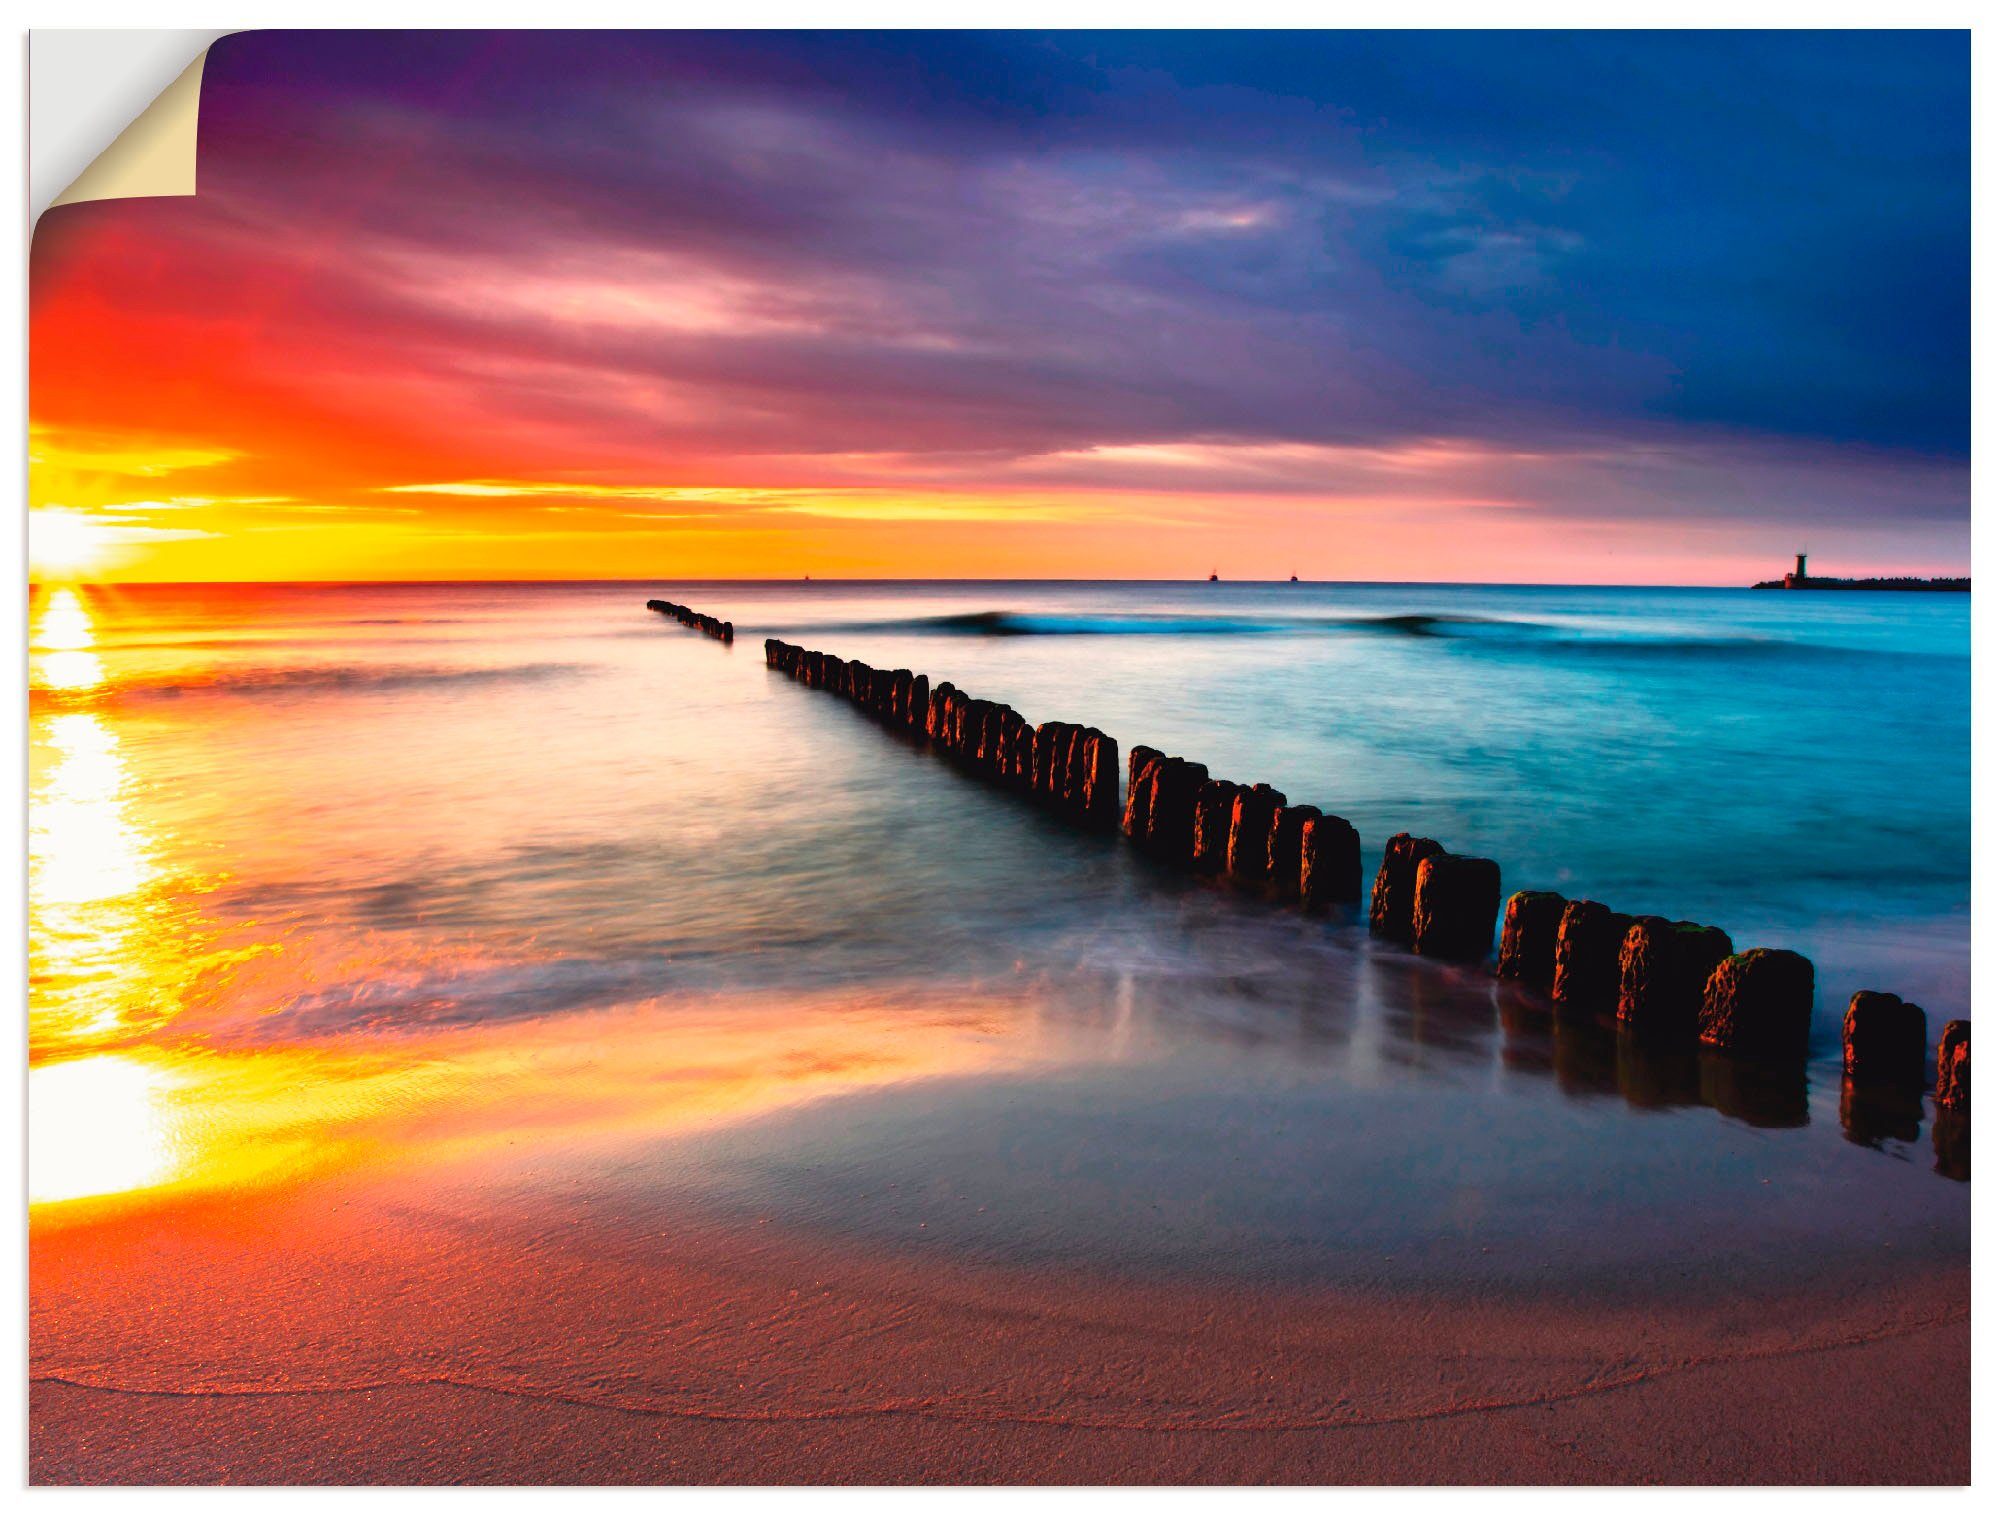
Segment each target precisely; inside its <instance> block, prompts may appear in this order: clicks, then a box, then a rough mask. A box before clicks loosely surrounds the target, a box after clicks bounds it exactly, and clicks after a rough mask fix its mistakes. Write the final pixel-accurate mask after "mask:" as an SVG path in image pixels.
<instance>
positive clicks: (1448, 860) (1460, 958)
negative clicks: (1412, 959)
mask: <svg viewBox="0 0 2000 1515" xmlns="http://www.w3.org/2000/svg"><path fill="white" fill-rule="evenodd" d="M1499 915H1500V865H1499V864H1498V863H1496V862H1494V861H1493V859H1492V858H1490V857H1467V856H1465V855H1463V854H1461V853H1457V852H1440V853H1438V854H1436V855H1435V856H1432V857H1427V858H1424V859H1423V860H1421V861H1420V862H1419V863H1418V864H1417V879H1416V886H1415V890H1414V892H1413V895H1412V905H1411V931H1410V945H1411V947H1412V948H1414V949H1415V950H1416V951H1417V952H1418V953H1419V954H1421V955H1422V956H1424V957H1441V958H1449V959H1451V960H1452V961H1454V962H1461V963H1476V962H1481V961H1483V960H1484V959H1485V957H1486V954H1487V953H1489V952H1491V951H1492V950H1493V924H1494V922H1495V921H1496V920H1497V919H1498V918H1499Z"/></svg>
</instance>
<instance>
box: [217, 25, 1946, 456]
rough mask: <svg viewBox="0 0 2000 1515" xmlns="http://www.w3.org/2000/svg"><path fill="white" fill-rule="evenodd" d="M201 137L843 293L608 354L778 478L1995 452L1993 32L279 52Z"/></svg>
mask: <svg viewBox="0 0 2000 1515" xmlns="http://www.w3.org/2000/svg"><path fill="white" fill-rule="evenodd" d="M203 133H204V139H203V140H204V165H203V172H204V176H205V177H204V192H205V193H207V192H209V191H210V190H211V189H213V190H214V192H215V193H217V194H218V196H219V197H220V198H221V200H222V201H223V202H224V203H226V204H229V205H231V206H233V207H234V209H235V211H236V213H237V214H239V215H241V216H243V217H244V218H245V219H246V220H248V221H251V222H256V221H258V220H259V219H260V218H266V219H269V220H270V221H272V222H280V221H290V222H292V223H293V224H302V223H306V222H311V221H312V220H313V218H318V224H319V226H320V227H321V229H324V228H325V227H327V226H338V227H340V228H342V231H343V234H344V235H348V236H353V237H359V236H361V235H363V234H366V235H369V236H373V237H376V238H382V239H391V240H399V241H401V242H405V243H409V244H416V245H422V244H433V245H436V246H438V247H450V248H454V249H458V250H461V251H463V250H466V249H479V248H486V249H490V250H493V251H495V252H496V253H512V254H520V255H523V256H538V255H541V253H543V252H545V251H546V249H548V248H549V247H552V246H555V245H557V244H564V245H579V246H581V245H588V244H590V243H591V242H592V241H596V242H598V243H601V244H603V245H605V246H607V247H616V248H639V249H645V248H658V249H670V250H673V251H674V252H676V253H677V254H681V255H685V256H687V257H690V258H697V259H700V260H703V261H704V262H705V263H706V264H708V265H709V266H713V267H717V268H723V269H727V270H732V271H735V272H737V273H740V274H741V275H742V276H744V277H746V278H751V279H757V280H764V281H768V283H769V284H770V285H771V287H772V288H774V289H778V288H783V289H788V290H800V291H806V292H808V293H809V296H810V298H812V299H814V300H816V301H817V302H818V305H819V308H820V309H821V311H822V314H823V316H824V318H825V319H824V320H823V321H822V322H821V329H819V330H816V331H814V332H812V333H809V334H797V335H771V334H768V333H765V334H758V335H750V334H745V335H744V336H742V337H741V338H739V339H734V340H732V339H730V338H729V337H728V336H727V335H723V334H718V335H712V336H711V337H709V338H707V339H705V340H703V341H701V342H687V343H678V344H659V343H656V344H651V345H648V344H646V343H644V342H640V341H637V340H635V341H634V342H633V343H632V344H631V348H630V350H629V351H621V352H618V353H615V354H606V353H603V352H602V344H601V343H600V344H599V346H600V353H601V355H602V357H603V359H604V360H605V361H613V360H615V361H616V362H618V363H621V364H624V365H627V366H629V367H630V368H631V369H632V370H633V371H634V372H639V373H647V374H657V375H658V376H660V377H663V378H672V379H677V380H680V381H683V382H701V383H706V384H712V385H715V386H717V390H718V392H719V393H727V394H736V395H740V396H741V397H742V401H743V406H742V408H743V411H744V413H745V415H746V417H749V416H751V415H752V414H753V413H754V415H755V418H754V419H746V420H745V421H744V423H743V428H744V437H743V440H744V441H745V443H746V445H767V446H770V447H773V448H779V447H801V448H811V447H816V446H826V447H831V446H835V445H886V443H887V439H888V438H889V436H890V435H891V434H892V433H893V434H894V435H896V436H899V437H901V438H902V439H904V440H905V442H907V443H908V444H910V445H913V446H916V447H919V448H921V447H923V446H926V445H936V446H939V447H952V448H965V447H970V446H976V445H987V446H992V447H995V448H999V449H1003V450H1019V451H1034V450H1037V449H1041V448H1049V447H1061V446H1077V445H1086V444H1088V443H1090V442H1093V441H1099V442H1119V441H1140V440H1148V439H1156V440H1164V439H1172V438H1179V437H1204V438H1218V437H1220V438H1247V439H1281V440H1303V441H1354V440H1363V441H1375V440H1381V441H1389V440H1394V439H1397V438H1400V437H1409V436H1423V435H1435V434H1454V435H1485V436H1506V437H1523V436H1525V437H1531V438H1532V437H1546V436H1551V435H1569V434H1598V433H1605V432H1611V433H1622V432H1643V433H1646V434H1648V435H1651V434H1653V433H1655V432H1658V431H1661V430H1664V431H1665V432H1667V433H1669V434H1671V433H1673V432H1674V431H1676V430H1677V429H1679V430H1686V431H1688V432H1691V433H1701V434H1723V435H1728V436H1732V437H1749V438H1756V437H1760V436H1761V437H1769V438H1773V439H1779V440H1784V441H1791V442H1801V443H1807V444H1836V445H1840V446H1863V447H1871V448H1886V449H1906V450H1910V451H1914V452H1918V453H1923V454H1929V455H1931V456H1933V457H1941V458H1947V459H1957V458H1962V457H1964V456H1965V454H1966V453H1967V450H1968V445H1969V435H1968V434H1969V390H1970V60H1969V44H1968V41H1967V38H1966V36H1965V34H1963V33H1922V32H1895V33H1872V34H1864V33H1800V32H1787V33H1630V32H1626V33H1588V34H1583V33H1573V34H1564V33H1479V34H1471V33H1338V32H1330V33H1304V34H1280V33H1227V32H1224V33H1213V32H1204V33H1159V34H1148V33H1115V34H1088V33H1062V34H1053V35H1040V34H949V35H932V34H922V33H908V34H855V33H845V34H828V35H801V34H768V33H759V34H751V33H745V34H727V33H724V34H671V33H667V34H655V35H627V34H615V33H614V34H607V33H568V34H564V33H557V34H507V33H499V34H492V33H488V34H481V33H461V34H452V33H446V34H411V35H400V34H390V35H381V34H365V33H338V34H312V33H253V34H245V35H242V36H239V37H236V38H233V39H230V40H229V41H227V42H225V43H224V44H222V45H221V46H220V47H219V48H218V50H217V52H216V54H215V58H214V60H213V61H212V62H211V65H210V70H209V80H208V85H207V91H206V94H205V101H204V122H203ZM357 152H358V153H359V161H360V162H361V164H362V165H363V166H362V168H361V169H360V170H359V171H357V169H356V166H355V165H356V162H357ZM315 154H319V155H321V156H320V158H319V160H318V161H317V163H316V161H315ZM277 157H283V158H285V159H286V160H288V161H290V162H292V163H293V164H295V174H294V177H292V178H291V179H290V180H289V181H287V180H286V179H284V178H283V177H281V176H274V175H273V174H271V173H270V171H269V165H270V162H271V161H272V160H273V159H274V158H277ZM885 292H891V293H893V294H894V295H895V296H896V297H897V298H899V299H900V300H902V301H903V302H905V303H907V305H908V306H909V307H910V308H911V309H913V310H915V311H917V312H920V313H921V317H922V319H923V321H924V322H925V323H927V335H928V336H929V338H931V339H932V340H930V341H929V342H928V343H927V344H919V345H912V344H911V342H910V341H908V340H907V337H908V333H907V332H906V331H903V330H902V329H901V328H898V330H897V331H896V332H895V333H893V334H885V332H884V331H883V330H881V329H879V328H878V327H877V326H875V325H871V319H872V318H871V317H869V316H866V315H856V316H853V317H851V318H846V317H843V314H842V311H843V305H842V302H843V301H846V302H848V304H849V306H850V307H851V308H852V309H854V310H858V311H863V312H867V311H872V310H873V309H874V308H875V307H876V305H877V304H879V299H878V298H876V297H881V296H883V295H884V293H885ZM593 340H594V339H593ZM856 393H874V394H877V395H880V396H882V397H883V404H882V408H881V411H880V413H879V415H878V416H877V417H876V420H877V421H878V422H879V424H872V425H871V424H870V422H869V421H868V420H867V419H866V418H859V419H857V417H856V416H855V414H854V412H853V407H852V406H851V405H850V404H848V403H847V400H848V397H850V396H852V395H853V394H856ZM779 410H782V411H783V412H784V413H785V415H786V416H787V417H788V418H789V420H788V422H786V423H783V424H781V423H778V422H774V421H772V420H771V419H770V418H771V416H772V415H773V414H774V413H776V412H777V411H779Z"/></svg>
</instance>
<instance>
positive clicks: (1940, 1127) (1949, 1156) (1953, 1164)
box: [1931, 1110, 1972, 1183]
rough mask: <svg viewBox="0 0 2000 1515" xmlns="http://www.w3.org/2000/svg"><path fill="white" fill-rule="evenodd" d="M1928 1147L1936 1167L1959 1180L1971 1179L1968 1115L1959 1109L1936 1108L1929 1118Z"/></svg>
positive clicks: (1970, 1132)
mask: <svg viewBox="0 0 2000 1515" xmlns="http://www.w3.org/2000/svg"><path fill="white" fill-rule="evenodd" d="M1931 1151H1932V1152H1933V1153H1935V1154H1936V1156H1937V1163H1936V1168H1937V1171H1938V1172H1940V1173H1942V1174H1943V1175H1944V1176H1945V1177H1946V1178H1955V1179H1957V1180H1958V1181H1959V1182H1960V1183H1969V1182H1971V1179H1972V1117H1971V1116H1970V1115H1968V1114H1965V1113H1964V1112H1962V1111H1957V1110H1940V1111H1939V1112H1938V1113H1937V1119H1936V1120H1934V1121H1932V1122H1931Z"/></svg>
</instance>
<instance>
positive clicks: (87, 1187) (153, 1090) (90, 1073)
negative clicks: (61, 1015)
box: [28, 1054, 181, 1205]
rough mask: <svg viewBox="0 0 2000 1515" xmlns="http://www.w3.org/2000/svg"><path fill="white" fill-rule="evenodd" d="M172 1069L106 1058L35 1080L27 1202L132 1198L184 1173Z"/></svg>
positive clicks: (38, 1074)
mask: <svg viewBox="0 0 2000 1515" xmlns="http://www.w3.org/2000/svg"><path fill="white" fill-rule="evenodd" d="M180 1083H181V1080H180V1079H179V1078H178V1077H177V1076H176V1075H175V1074H174V1073H172V1072H171V1071H170V1070H167V1069H165V1068H162V1067H159V1066H157V1065H154V1064H150V1063H146V1062H141V1061H140V1060H138V1059H136V1058H131V1057H121V1056H118V1055H116V1054H107V1055H105V1056H101V1057H83V1058H77V1059H76V1060H74V1061H72V1062H63V1063H52V1064H49V1065H47V1066H45V1067H40V1068H34V1069H31V1070H30V1071H29V1073H28V1202H29V1203H30V1204H36V1205H39V1204H48V1203H51V1202H53V1201H58V1200H72V1199H86V1198H96V1197H99V1196H105V1195H113V1194H123V1193H129V1192H130V1191H132V1190H134V1189H146V1188H151V1187H152V1186H154V1185H156V1184H160V1183H164V1182H165V1181H167V1180H168V1179H170V1178H171V1177H173V1175H174V1173H175V1171H176V1170H177V1169H178V1167H179V1166H180V1160H181V1152H180V1146H181V1143H180V1140H179V1136H178V1133H177V1126H178V1121H177V1119H176V1115H175V1107H174V1099H173V1096H174V1094H175V1091H176V1090H177V1089H178V1088H179V1087H180Z"/></svg>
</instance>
